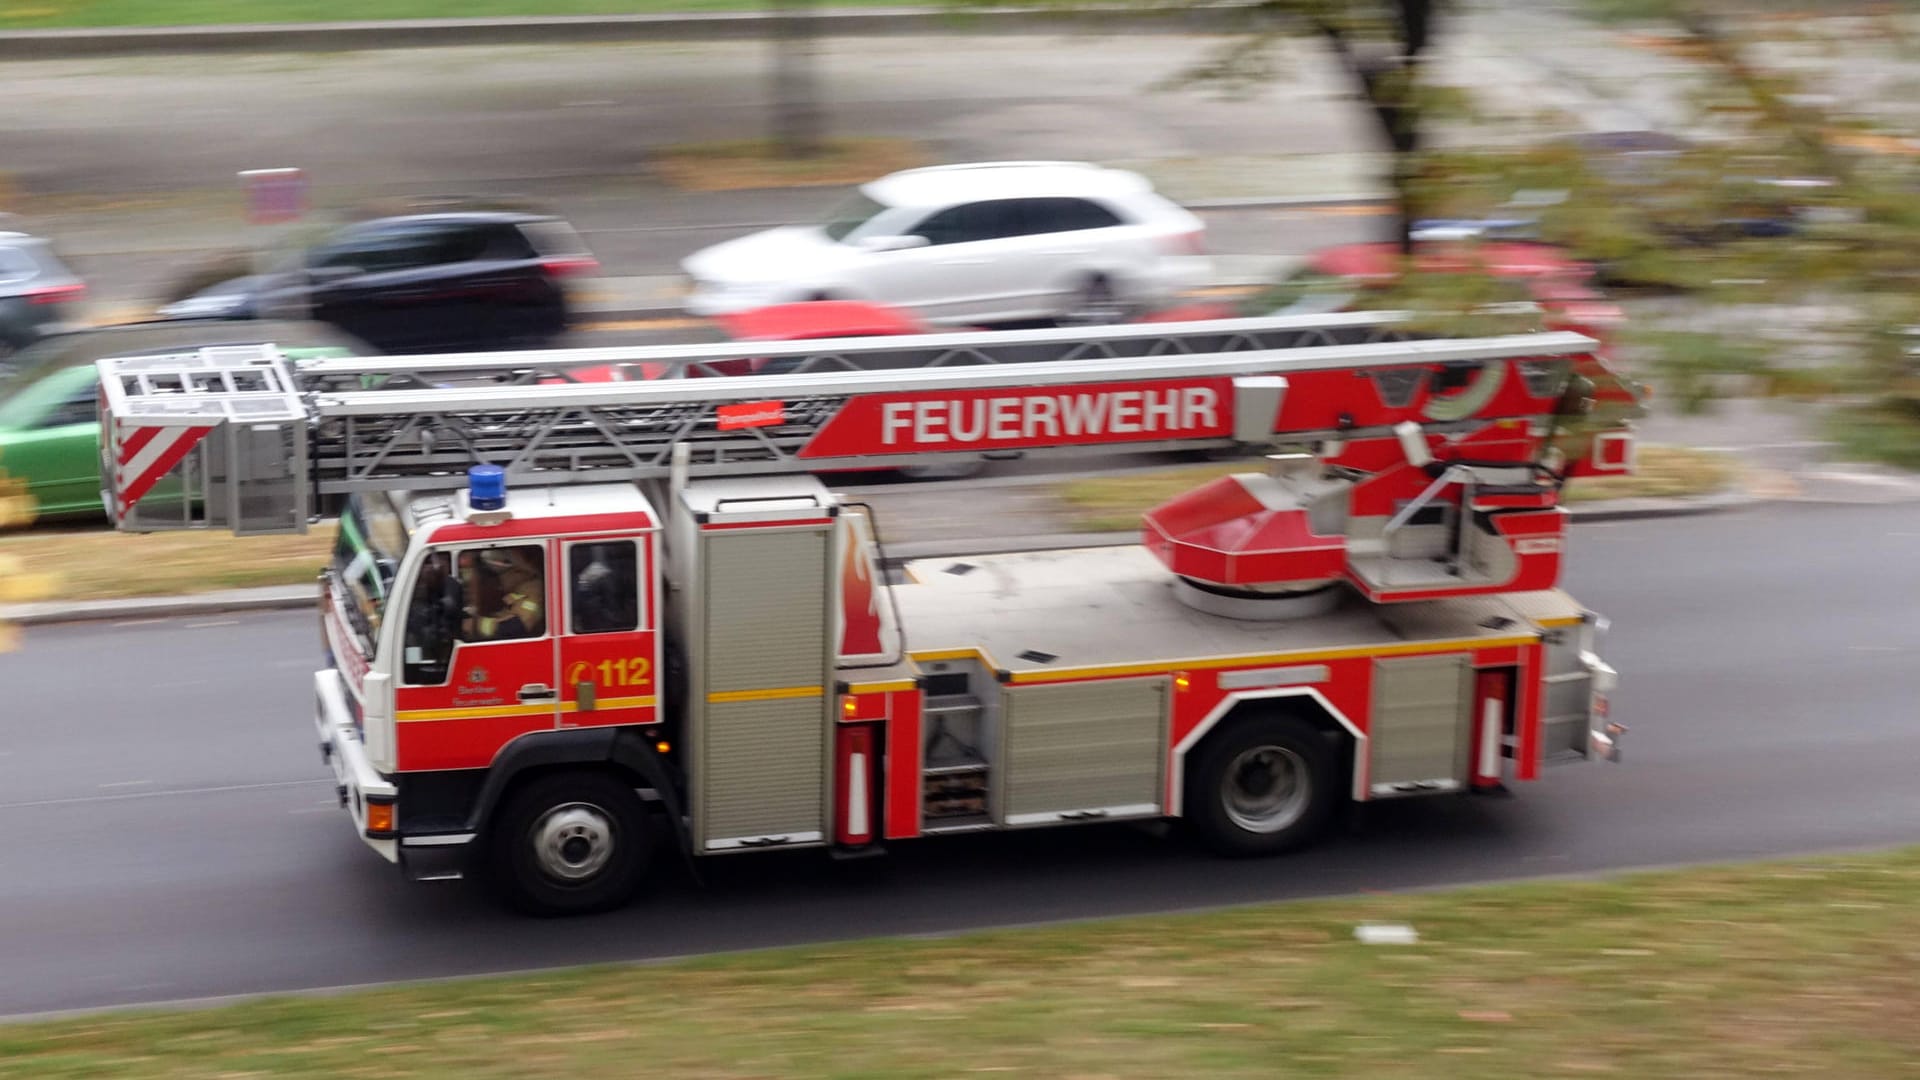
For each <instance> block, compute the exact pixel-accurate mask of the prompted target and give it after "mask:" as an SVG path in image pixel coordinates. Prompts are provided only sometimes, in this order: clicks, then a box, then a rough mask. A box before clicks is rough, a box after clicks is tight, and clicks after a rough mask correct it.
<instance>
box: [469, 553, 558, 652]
mask: <svg viewBox="0 0 1920 1080" xmlns="http://www.w3.org/2000/svg"><path fill="white" fill-rule="evenodd" d="M459 568H460V585H461V588H462V590H463V591H464V592H465V593H466V598H467V610H466V618H465V619H463V620H462V621H461V623H460V640H461V641H464V642H473V643H479V642H487V641H515V640H518V639H520V638H536V637H542V636H544V635H545V634H546V632H547V619H546V611H547V604H546V600H547V575H546V551H545V550H544V548H543V547H542V545H540V544H515V545H512V546H510V547H494V548H481V549H479V550H474V551H463V552H461V553H460V558H459Z"/></svg>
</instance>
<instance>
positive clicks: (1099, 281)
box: [1059, 274, 1128, 326]
mask: <svg viewBox="0 0 1920 1080" xmlns="http://www.w3.org/2000/svg"><path fill="white" fill-rule="evenodd" d="M1127 314H1128V311H1127V305H1126V303H1125V302H1124V301H1122V300H1121V299H1120V296H1119V294H1118V293H1116V292H1115V291H1114V288H1113V282H1111V281H1108V280H1107V279H1106V278H1105V277H1104V276H1102V275H1099V274H1095V275H1094V276H1093V277H1090V278H1088V279H1087V280H1086V282H1085V283H1084V284H1083V285H1081V286H1080V289H1079V291H1077V292H1075V293H1074V296H1073V300H1072V302H1071V303H1069V304H1068V305H1067V309H1066V310H1065V311H1063V312H1061V314H1060V320H1059V321H1060V325H1062V326H1104V325H1107V324H1110V323H1117V322H1125V321H1126V319H1127Z"/></svg>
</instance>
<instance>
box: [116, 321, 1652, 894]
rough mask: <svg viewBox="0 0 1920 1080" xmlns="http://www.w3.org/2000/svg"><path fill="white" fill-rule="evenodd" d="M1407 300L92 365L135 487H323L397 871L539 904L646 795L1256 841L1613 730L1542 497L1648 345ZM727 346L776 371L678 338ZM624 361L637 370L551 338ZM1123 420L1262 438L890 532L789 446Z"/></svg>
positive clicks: (1602, 431)
mask: <svg viewBox="0 0 1920 1080" xmlns="http://www.w3.org/2000/svg"><path fill="white" fill-rule="evenodd" d="M1400 325H1401V320H1400V318H1399V317H1398V316H1394V315H1386V314H1381V313H1359V314H1345V315H1328V316H1315V317H1308V318H1292V319H1261V320H1238V321H1231V322H1209V323H1194V324H1161V325H1152V326H1128V327H1109V328H1074V329H1071V330H1057V331H1056V330H1041V331H1020V332H1012V333H997V334H986V333H966V334H945V335H926V336H916V337H912V338H878V339H846V340H831V341H806V342H795V343H779V344H774V343H760V344H739V343H735V344H727V345H715V346H702V347H696V348H625V349H598V350H552V351H544V352H523V353H508V354H475V355H454V356H439V357H407V358H372V359H367V358H352V359H340V360H299V361H290V360H288V359H286V358H284V357H282V356H281V355H279V354H278V353H277V352H276V351H274V350H273V349H271V348H252V347H245V348H224V349H204V350H199V351H197V352H193V353H187V354H177V355H167V356H148V357H135V358H118V359H112V360H106V361H103V362H102V363H101V367H102V375H103V379H102V386H103V391H102V408H103V412H104V416H103V419H104V421H105V428H104V430H105V431H106V437H105V439H104V448H103V453H104V455H105V458H106V465H107V468H106V475H107V476H108V477H109V478H110V480H109V488H110V490H109V492H108V494H109V496H110V505H111V506H112V508H113V513H114V515H115V517H116V519H117V521H118V522H119V524H120V525H121V527H123V528H127V529H132V530H139V531H147V530H154V529H165V528H206V527H213V528H227V529H231V530H233V531H235V532H241V533H249V532H267V531H296V530H300V529H303V528H305V527H306V525H307V523H308V522H309V520H310V519H311V518H313V517H315V516H316V513H317V511H318V510H319V509H327V510H332V509H334V508H335V507H337V508H338V513H339V541H338V548H337V551H336V553H335V555H334V558H333V560H332V563H331V564H330V566H329V567H328V568H327V570H326V572H325V573H324V575H323V577H322V579H321V586H320V593H319V621H320V624H321V634H322V641H323V645H324V652H325V662H324V664H323V665H322V666H321V668H320V670H319V671H317V672H316V673H315V675H314V694H315V699H316V702H317V707H316V718H315V722H316V725H317V729H318V734H319V743H320V752H321V755H322V756H323V757H324V758H325V760H326V761H327V762H328V763H329V764H330V765H331V767H332V769H333V772H334V775H335V777H336V778H337V780H338V786H339V792H340V797H341V800H342V803H343V804H344V806H345V807H346V809H347V811H348V813H349V814H350V815H351V819H352V824H353V828H354V830H355V831H356V832H357V833H358V834H359V835H360V836H362V837H363V838H364V839H365V841H366V843H367V844H368V845H369V846H371V847H372V848H373V849H374V850H375V851H377V852H378V853H379V854H380V855H381V856H382V857H384V858H386V859H388V860H390V861H392V862H395V863H398V864H399V865H400V866H401V867H403V868H404V869H405V870H406V871H407V872H408V873H409V874H410V875H411V876H413V877H416V878H443V877H455V876H459V875H461V874H464V873H469V872H473V871H474V870H476V869H477V870H478V871H480V872H482V873H484V874H485V875H486V876H487V877H488V878H489V879H490V880H491V881H492V882H494V883H495V884H497V886H498V887H499V888H500V890H501V891H502V892H503V893H504V895H505V897H506V898H507V899H508V900H510V901H511V902H512V903H513V904H514V905H516V906H518V907H519V908H521V909H524V910H527V911H530V912H536V913H548V914H559V913H571V912H580V911H589V910H596V909H603V908H606V907H609V906H613V905H617V904H620V903H622V902H623V901H625V900H626V899H627V898H628V897H630V896H631V894H632V893H633V892H634V890H635V888H636V887H637V886H638V885H639V884H640V883H641V882H642V881H643V879H644V878H645V876H646V873H647V869H648V866H649V863H650V859H651V857H652V854H653V853H652V851H651V849H652V848H655V847H658V846H659V845H660V843H661V842H662V841H661V840H660V838H661V837H663V836H664V837H666V838H670V839H669V840H668V841H666V842H670V843H671V844H672V845H675V846H677V847H678V848H679V849H681V850H682V851H683V852H684V853H686V854H687V855H689V856H694V857H701V858H705V857H713V856H719V855H722V854H734V853H744V852H752V851H759V850H766V849H776V848H799V847H820V848H828V849H831V850H832V851H834V852H836V853H846V854H854V853H872V852H877V851H879V850H881V849H882V848H883V846H884V845H887V844H892V843H897V842H901V841H906V840H910V839H917V838H921V837H931V836H937V835H941V834H947V833H958V832H972V831H996V830H1007V829H1021V828H1029V827H1037V826H1045V825H1069V824H1077V823H1082V822H1095V821H1117V820H1124V819H1157V818H1177V819H1181V820H1183V821H1184V822H1186V823H1187V824H1188V825H1190V826H1191V828H1192V831H1193V832H1194V833H1196V834H1197V835H1198V836H1199V837H1200V838H1201V839H1202V840H1204V841H1205V842H1206V843H1208V844H1210V845H1211V846H1213V847H1214V848H1216V849H1218V850H1220V851H1222V852H1224V853H1228V854H1233V855H1251V854H1264V853H1269V852H1277V851H1282V850H1285V849H1289V848H1293V847H1296V846H1298V845H1300V844H1303V843H1306V842H1308V841H1310V840H1312V839H1313V838H1314V837H1315V836H1316V835H1317V834H1319V833H1320V832H1321V831H1322V829H1323V828H1324V827H1325V826H1326V824H1327V823H1328V821H1329V819H1330V818H1331V817H1332V815H1333V814H1334V813H1335V812H1336V811H1337V810H1338V809H1339V807H1340V806H1341V804H1343V803H1344V802H1346V801H1348V800H1354V801H1366V800H1377V799H1392V798H1404V797H1413V796H1423V795H1441V794H1454V793H1466V792H1475V791H1487V790H1493V789H1496V788H1499V787H1500V786H1501V785H1503V784H1504V783H1506V782H1509V781H1525V780H1532V779H1534V778H1535V777H1536V776H1537V775H1538V774H1539V773H1540V770H1541V768H1542V767H1543V766H1544V765H1546V764H1548V763H1550V762H1554V761H1559V760H1563V759H1564V760H1575V759H1581V758H1588V757H1593V756H1602V757H1611V756H1613V755H1614V754H1615V752H1616V750H1617V742H1616V740H1617V737H1618V735H1619V733H1620V729H1619V728H1618V727H1617V726H1616V725H1613V724H1611V723H1609V722H1608V720H1607V717H1606V695H1607V692H1608V690H1609V689H1610V688H1611V686H1612V684H1613V680H1614V673H1613V671H1612V670H1611V669H1610V668H1608V666H1607V665H1606V664H1605V663H1604V662H1603V661H1602V660H1601V659H1600V657H1599V655H1598V653H1597V649H1596V640H1595V639H1596V632H1597V630H1598V629H1599V625H1598V620H1597V619H1596V617H1595V616H1594V615H1593V614H1591V613H1589V612H1588V611H1586V610H1585V609H1584V608H1583V607H1582V606H1581V605H1580V604H1579V603H1577V602H1576V601H1575V600H1574V599H1573V598H1571V597H1570V596H1568V595H1567V594H1565V593H1564V592H1562V591H1559V590H1558V589H1557V588H1556V581H1557V578H1558V574H1559V569H1560V561H1561V557H1562V553H1563V550H1564V544H1565V541H1566V523H1567V513H1566V511H1565V510H1564V509H1562V508H1561V507H1560V506H1559V499H1558V497H1559V493H1560V489H1561V485H1562V484H1563V483H1564V482H1565V480H1566V479H1567V478H1568V477H1570V476H1577V475H1582V474H1587V473H1605V472H1621V471H1625V470H1627V469H1628V468H1630V466H1631V457H1632V441H1631V429H1630V420H1631V418H1632V416H1633V415H1634V414H1635V412H1636V410H1637V397H1636V395H1637V389H1636V388H1635V387H1633V386H1632V385H1631V384H1629V383H1626V382H1624V381H1622V380H1620V379H1618V378H1616V377H1614V376H1613V374H1612V373H1611V372H1609V371H1608V370H1607V369H1606V368H1605V366H1604V365H1603V364H1602V363H1600V362H1599V361H1598V360H1597V359H1596V358H1595V357H1594V356H1593V355H1592V353H1591V351H1590V350H1591V347H1592V342H1591V341H1590V340H1589V339H1587V338H1584V337H1581V336H1579V335H1576V334H1571V333H1531V334H1522V335H1515V336H1509V337H1498V338H1482V339H1474V340H1418V339H1412V338H1410V337H1409V335H1407V334H1405V333H1403V332H1401V331H1400V330H1399V329H1398V327H1399V326H1400ZM743 360H752V361H756V363H755V364H753V365H752V366H753V368H754V369H755V370H761V371H778V372H781V373H780V374H761V375H755V376H750V377H740V378H699V379H695V378H683V377H675V376H682V375H688V374H698V373H701V372H702V370H703V369H706V370H728V369H729V368H731V369H738V368H739V367H740V366H741V363H740V362H741V361H743ZM759 361H766V362H765V363H759ZM616 363H617V364H646V365H654V366H655V367H656V368H658V369H660V370H664V371H665V372H666V374H667V375H668V376H669V377H663V378H657V379H650V380H645V381H637V382H615V383H593V384H569V382H568V377H567V375H566V372H568V371H573V370H579V369H582V368H584V367H592V366H594V365H605V364H616ZM1116 449H1120V450H1124V449H1137V450H1155V451H1166V450H1194V451H1213V452H1220V451H1229V452H1231V451H1238V452H1241V453H1249V454H1258V453H1265V454H1266V459H1265V461H1264V462H1263V463H1261V466H1260V467H1258V468H1255V469H1252V470H1250V471H1249V472H1247V473H1245V474H1239V475H1234V476H1230V477H1227V478H1223V479H1219V480H1215V481H1213V482H1211V483H1209V484H1206V485H1204V486H1202V487H1200V488H1198V489H1197V490H1195V491H1193V492H1191V493H1189V494H1187V495H1184V496H1181V497H1179V498H1177V499H1174V500H1172V501H1171V502H1169V503H1167V504H1166V505H1164V506H1161V507H1158V508H1156V509H1155V510H1153V511H1151V512H1150V513H1148V514H1146V515H1145V519H1144V521H1143V525H1142V536H1141V540H1142V542H1141V543H1140V544H1139V545H1137V546H1131V547H1111V548H1093V549H1082V550H1068V551H1042V552H1025V553H992V552H985V551H983V552H980V553H977V554H966V555H963V556H956V557H947V558H936V559H920V560H915V561H908V562H906V563H904V564H903V565H897V566H895V565H890V564H889V563H888V562H887V561H886V560H885V559H884V557H883V554H882V551H881V548H880V544H879V540H880V536H879V533H878V530H877V528H876V521H875V518H874V515H873V514H872V513H871V512H870V511H869V510H868V509H867V508H865V507H862V506H860V505H858V504H856V503H854V502H852V501H850V500H849V499H848V498H847V497H845V496H843V495H842V494H839V493H836V492H835V491H833V490H831V489H829V488H828V487H827V486H826V485H825V484H823V483H822V482H821V480H820V479H818V478H817V476H816V475H815V473H817V472H822V471H830V470H833V469H844V468H849V467H875V466H880V467H910V466H924V465H927V464H930V463H939V462H943V461H952V460H970V459H989V460H990V459H995V458H1004V457H1014V456H1021V455H1053V456H1070V455H1072V454H1075V453H1086V452H1089V451H1100V452H1105V453H1112V452H1113V451H1115V450H1116ZM169 477H171V478H172V479H171V481H170V482H168V483H166V484H164V485H161V484H160V483H159V482H160V481H162V480H165V479H168V478H169ZM157 485H158V486H157ZM155 492H165V493H167V494H166V495H165V497H162V496H161V495H160V494H154V493H155ZM960 497H964V495H962V496H960Z"/></svg>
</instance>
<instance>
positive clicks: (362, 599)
mask: <svg viewBox="0 0 1920 1080" xmlns="http://www.w3.org/2000/svg"><path fill="white" fill-rule="evenodd" d="M406 550H407V527H406V523H405V522H404V521H402V520H401V518H400V514H399V512H398V511H397V510H395V509H394V508H393V505H392V504H391V503H389V502H387V500H386V499H385V498H383V497H380V496H377V495H375V496H366V495H355V496H354V497H353V498H352V499H351V500H349V501H348V503H347V508H346V510H344V511H342V512H341V514H340V534H339V536H338V538H337V539H335V541H334V545H333V573H334V576H335V577H337V578H338V579H339V581H340V587H341V590H342V591H343V592H344V593H345V596H346V601H347V604H346V607H347V618H348V620H349V621H351V622H352V623H353V628H354V630H355V631H356V632H357V633H358V634H359V635H360V647H361V648H362V649H364V650H366V651H367V652H369V653H371V652H372V651H373V643H374V640H375V639H376V638H378V637H379V635H380V619H381V616H382V615H384V614H385V613H386V607H387V596H388V594H389V592H390V591H391V590H392V588H393V576H394V573H395V571H397V570H398V569H399V567H400V556H401V555H403V554H405V553H406Z"/></svg>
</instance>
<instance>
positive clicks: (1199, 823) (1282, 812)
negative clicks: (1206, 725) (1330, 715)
mask: <svg viewBox="0 0 1920 1080" xmlns="http://www.w3.org/2000/svg"><path fill="white" fill-rule="evenodd" d="M1339 757H1340V755H1339V754H1337V753H1336V752H1335V748H1334V744H1333V743H1332V742H1330V741H1329V740H1328V739H1327V737H1326V736H1325V735H1323V734H1321V733H1320V732H1319V731H1317V730H1315V729H1314V728H1313V726H1312V725H1310V724H1308V723H1306V722H1305V721H1303V720H1299V719H1297V718H1294V717H1288V716H1273V715H1267V716H1251V717H1246V718H1244V719H1240V720H1235V721H1231V722H1230V726H1228V727H1225V728H1223V729H1221V730H1220V731H1217V732H1215V733H1214V734H1213V735H1211V736H1209V737H1208V739H1207V740H1206V741H1205V742H1203V743H1201V744H1200V748H1199V750H1198V752H1197V753H1196V754H1195V755H1194V756H1193V757H1191V758H1189V759H1188V768H1187V781H1186V801H1185V804H1184V807H1183V812H1184V815H1185V817H1186V821H1187V824H1188V825H1189V827H1191V828H1192V829H1193V831H1194V832H1195V833H1197V834H1198V835H1199V837H1200V839H1201V841H1202V842H1204V843H1205V844H1206V845H1207V846H1208V847H1210V848H1212V849H1213V850H1214V851H1216V852H1219V853H1220V854H1222V855H1229V856H1235V857H1242V856H1249V855H1272V854H1276V853H1278V852H1282V851H1290V850H1292V849H1294V848H1298V847H1303V846H1305V845H1307V844H1310V843H1312V842H1313V841H1314V840H1316V839H1318V838H1319V837H1320V835H1321V834H1322V833H1323V832H1325V831H1326V828H1327V825H1328V824H1329V822H1331V821H1332V819H1333V810H1334V807H1335V805H1336V803H1337V801H1338V800H1339V798H1340V794H1341V785H1340V778H1339V774H1338V769H1337V762H1338V760H1339Z"/></svg>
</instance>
